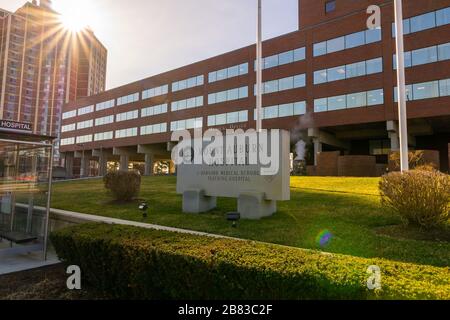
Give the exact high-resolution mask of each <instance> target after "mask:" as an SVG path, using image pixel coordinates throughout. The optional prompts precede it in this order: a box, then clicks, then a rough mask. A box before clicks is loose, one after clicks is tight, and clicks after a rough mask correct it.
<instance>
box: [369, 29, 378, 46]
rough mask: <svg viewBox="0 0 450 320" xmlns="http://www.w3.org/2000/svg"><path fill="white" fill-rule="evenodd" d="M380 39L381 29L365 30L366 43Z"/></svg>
mask: <svg viewBox="0 0 450 320" xmlns="http://www.w3.org/2000/svg"><path fill="white" fill-rule="evenodd" d="M378 41H381V29H369V30H366V44H369V43H373V42H378Z"/></svg>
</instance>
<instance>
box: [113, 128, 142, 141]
mask: <svg viewBox="0 0 450 320" xmlns="http://www.w3.org/2000/svg"><path fill="white" fill-rule="evenodd" d="M137 134H138V128H137V127H136V128H127V129H121V130H116V139H121V138H128V137H136V136H137Z"/></svg>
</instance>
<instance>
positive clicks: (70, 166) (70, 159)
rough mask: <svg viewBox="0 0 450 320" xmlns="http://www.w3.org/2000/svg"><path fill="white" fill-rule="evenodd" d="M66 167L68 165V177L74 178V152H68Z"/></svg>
mask: <svg viewBox="0 0 450 320" xmlns="http://www.w3.org/2000/svg"><path fill="white" fill-rule="evenodd" d="M65 167H66V178H67V179H72V178H73V154H71V153H67V154H66V160H65Z"/></svg>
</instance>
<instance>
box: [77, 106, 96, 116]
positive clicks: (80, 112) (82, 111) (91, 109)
mask: <svg viewBox="0 0 450 320" xmlns="http://www.w3.org/2000/svg"><path fill="white" fill-rule="evenodd" d="M91 112H94V106H93V105H92V106H88V107H84V108H80V109H78V115H79V116H82V115H83V114H88V113H91Z"/></svg>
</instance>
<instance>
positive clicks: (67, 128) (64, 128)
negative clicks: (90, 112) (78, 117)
mask: <svg viewBox="0 0 450 320" xmlns="http://www.w3.org/2000/svg"><path fill="white" fill-rule="evenodd" d="M75 130H76V125H75V123H72V124H68V125H66V126H62V127H61V132H69V131H75Z"/></svg>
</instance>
